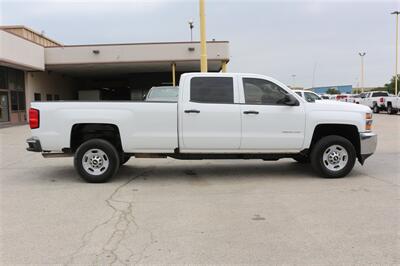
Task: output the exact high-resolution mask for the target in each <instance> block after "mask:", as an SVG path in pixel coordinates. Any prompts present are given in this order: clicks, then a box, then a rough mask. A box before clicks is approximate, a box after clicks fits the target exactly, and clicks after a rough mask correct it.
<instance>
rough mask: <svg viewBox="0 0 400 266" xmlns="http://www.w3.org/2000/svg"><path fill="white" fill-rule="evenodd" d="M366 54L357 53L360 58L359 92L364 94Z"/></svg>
mask: <svg viewBox="0 0 400 266" xmlns="http://www.w3.org/2000/svg"><path fill="white" fill-rule="evenodd" d="M366 54H367V53H366V52H362V53H358V55H359V56H360V57H361V92H364V56H365V55H366Z"/></svg>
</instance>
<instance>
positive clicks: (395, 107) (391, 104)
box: [384, 92, 400, 115]
mask: <svg viewBox="0 0 400 266" xmlns="http://www.w3.org/2000/svg"><path fill="white" fill-rule="evenodd" d="M384 105H385V108H386V111H387V112H388V114H391V115H392V114H397V112H398V111H399V110H400V92H399V93H398V94H397V96H388V97H385V98H384Z"/></svg>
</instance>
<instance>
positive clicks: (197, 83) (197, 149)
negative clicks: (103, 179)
mask: <svg viewBox="0 0 400 266" xmlns="http://www.w3.org/2000/svg"><path fill="white" fill-rule="evenodd" d="M189 82H190V89H189V90H185V93H186V95H185V96H184V97H185V100H184V101H183V102H184V103H183V104H182V106H181V107H180V116H181V124H182V125H181V132H182V142H183V143H180V147H181V152H192V153H202V152H206V153H207V152H214V153H218V152H230V151H234V150H238V149H239V147H240V137H241V136H240V135H241V121H240V119H241V117H240V105H239V104H235V100H237V99H236V98H237V87H236V85H235V84H236V82H235V79H234V77H233V76H231V77H230V76H224V77H212V76H211V77H193V78H191V80H190V81H189Z"/></svg>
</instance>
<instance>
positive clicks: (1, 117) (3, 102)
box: [0, 91, 10, 122]
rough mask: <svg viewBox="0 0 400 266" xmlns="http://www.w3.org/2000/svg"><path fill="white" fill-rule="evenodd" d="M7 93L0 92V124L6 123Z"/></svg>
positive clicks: (7, 117) (7, 118) (7, 119)
mask: <svg viewBox="0 0 400 266" xmlns="http://www.w3.org/2000/svg"><path fill="white" fill-rule="evenodd" d="M9 120H10V118H9V115H8V92H5V91H0V122H8V121H9Z"/></svg>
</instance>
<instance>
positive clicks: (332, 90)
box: [326, 87, 340, 94]
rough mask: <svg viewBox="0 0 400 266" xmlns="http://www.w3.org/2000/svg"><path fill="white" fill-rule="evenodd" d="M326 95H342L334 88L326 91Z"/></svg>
mask: <svg viewBox="0 0 400 266" xmlns="http://www.w3.org/2000/svg"><path fill="white" fill-rule="evenodd" d="M326 94H340V91H339V90H338V89H337V88H335V87H332V88H329V89H328V90H327V91H326Z"/></svg>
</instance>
